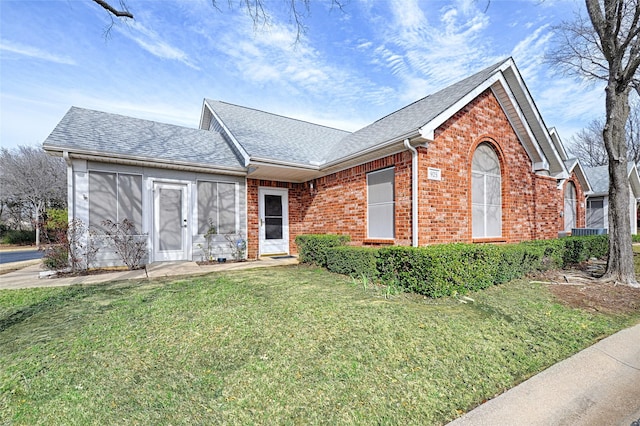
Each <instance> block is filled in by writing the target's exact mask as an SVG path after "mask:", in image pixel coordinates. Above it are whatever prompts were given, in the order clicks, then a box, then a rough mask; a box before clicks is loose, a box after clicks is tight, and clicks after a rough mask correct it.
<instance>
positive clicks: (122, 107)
mask: <svg viewBox="0 0 640 426" xmlns="http://www.w3.org/2000/svg"><path fill="white" fill-rule="evenodd" d="M297 1H298V2H299V1H300V0H297ZM242 3H243V2H241V1H235V0H232V1H231V5H232V7H231V8H230V7H229V2H228V1H227V0H218V9H216V8H214V7H213V6H212V4H211V0H183V1H177V0H176V1H164V0H126V4H127V6H128V8H129V10H130V12H132V13H133V15H134V17H135V19H134V20H122V21H116V22H115V23H114V24H113V25H111V24H112V19H111V17H110V15H108V14H107V12H106V11H104V10H103V9H101V8H100V7H99V6H98V5H96V4H95V3H94V2H92V1H90V0H62V1H57V0H40V1H28V0H0V146H1V147H3V148H10V149H11V148H14V147H16V146H18V145H41V144H42V143H43V141H44V140H45V139H46V137H47V136H48V135H49V133H50V132H51V131H52V130H53V129H54V127H55V126H56V124H57V123H58V122H59V121H60V120H61V119H62V117H63V116H64V114H65V113H66V112H67V110H68V109H69V108H70V107H71V106H77V107H82V108H88V109H95V110H99V111H105V112H110V113H117V114H123V115H128V116H132V117H137V118H143V119H150V120H154V121H159V122H164V123H170V124H177V125H181V126H186V127H193V128H197V127H198V124H199V119H200V113H201V111H202V103H203V99H204V98H210V99H216V100H221V101H225V102H230V103H234V104H238V105H242V106H246V107H251V108H256V109H259V110H263V111H268V112H272V113H276V114H280V115H284V116H288V117H294V118H298V119H302V120H306V121H309V122H313V123H318V124H323V125H327V126H331V127H335V128H339V129H343V130H349V131H355V130H357V129H359V128H361V127H364V126H365V125H367V124H370V123H371V122H373V121H375V120H377V119H378V118H381V117H383V116H385V115H387V114H389V113H391V112H393V111H396V110H398V109H400V108H402V107H403V106H405V105H408V104H409V103H411V102H413V101H415V100H418V99H420V98H423V97H425V96H427V95H429V94H431V93H434V92H436V91H438V90H440V89H442V88H444V87H446V86H447V85H449V84H452V83H454V82H456V81H458V80H460V79H462V78H465V77H467V76H469V75H471V74H474V73H475V72H478V71H480V70H481V69H483V68H485V67H487V66H489V65H492V64H494V63H496V62H498V61H501V60H503V59H505V58H507V57H513V58H514V60H515V63H516V65H517V66H518V68H519V70H520V72H521V74H522V75H523V78H524V81H525V84H526V85H527V87H528V88H529V91H530V93H531V95H532V97H533V100H534V102H535V103H536V105H537V107H538V109H539V110H540V112H541V115H542V118H543V120H544V122H545V124H546V125H547V126H548V127H552V126H553V127H556V128H557V129H558V131H559V134H560V136H561V138H562V139H563V140H564V141H565V144H567V142H568V141H569V140H570V139H571V138H572V136H573V135H574V134H575V133H576V132H578V131H579V130H580V129H582V128H584V127H586V126H587V124H588V123H589V121H591V120H593V119H594V118H598V117H600V116H602V115H604V89H603V85H602V84H587V83H586V82H583V81H579V80H576V79H574V78H572V77H568V76H563V75H562V74H561V73H559V72H558V71H557V70H555V69H553V68H551V67H550V65H548V64H547V63H545V61H544V58H545V53H547V52H549V51H551V49H553V26H554V25H557V24H559V23H560V22H561V21H563V20H565V21H569V20H572V19H573V16H574V14H575V13H576V12H579V11H580V10H583V8H584V6H583V2H581V1H578V0H544V1H541V0H454V1H435V0H432V1H419V0H347V1H343V2H342V3H343V8H342V10H340V9H339V8H337V7H336V6H335V4H332V2H331V0H311V7H310V9H309V11H308V13H307V12H305V11H304V8H303V9H302V11H303V12H305V15H306V16H305V17H304V18H303V19H304V21H303V22H304V25H305V27H306V28H305V32H304V33H303V34H301V35H300V37H299V38H298V37H297V34H298V33H297V31H296V26H295V25H294V23H293V22H292V15H291V13H290V10H289V9H288V7H287V3H288V2H287V1H285V0H265V6H266V10H267V12H268V13H269V17H268V21H267V22H266V23H264V22H260V23H258V24H257V25H256V24H255V23H254V21H253V20H252V19H251V17H250V16H248V14H247V13H246V12H247V10H246V9H245V8H243V7H242V6H241V4H242ZM112 4H114V5H115V6H118V5H119V4H118V0H112ZM298 4H299V3H298ZM581 8H582V9H581Z"/></svg>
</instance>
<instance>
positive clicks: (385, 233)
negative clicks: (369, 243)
mask: <svg viewBox="0 0 640 426" xmlns="http://www.w3.org/2000/svg"><path fill="white" fill-rule="evenodd" d="M393 187H394V169H393V168H391V169H385V170H379V171H376V172H371V173H369V174H367V200H368V204H367V213H368V230H367V231H368V236H369V238H385V239H387V238H394V236H395V212H394V191H393Z"/></svg>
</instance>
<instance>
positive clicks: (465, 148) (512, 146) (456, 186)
mask: <svg viewBox="0 0 640 426" xmlns="http://www.w3.org/2000/svg"><path fill="white" fill-rule="evenodd" d="M481 143H488V144H490V145H491V146H492V147H493V148H494V150H495V152H496V154H497V156H498V158H499V160H500V167H501V172H502V238H499V239H496V240H497V241H505V242H517V241H523V240H531V239H541V238H554V237H557V232H558V229H557V225H556V224H557V217H558V214H559V210H558V206H559V202H561V201H562V200H561V193H560V191H559V190H558V189H557V188H556V186H555V179H552V178H547V177H543V176H538V175H536V174H534V173H532V171H531V159H530V158H529V157H528V155H527V153H526V151H525V150H524V148H523V147H522V145H521V144H520V142H519V141H518V138H517V136H516V134H515V132H514V131H513V129H512V127H511V125H510V124H509V121H508V119H507V117H506V115H505V114H504V112H503V110H502V108H501V107H500V105H499V104H498V101H497V100H496V98H495V97H494V95H493V93H492V92H491V91H490V90H487V91H485V92H483V93H482V94H480V95H479V96H478V97H477V98H476V99H474V100H473V101H472V102H470V103H469V104H468V105H467V106H466V107H464V108H462V109H461V110H460V111H458V112H457V113H456V114H455V115H454V116H453V117H451V118H450V119H449V120H447V121H446V122H445V123H444V124H443V125H442V126H440V127H439V128H438V129H437V130H436V133H435V140H434V141H433V142H431V143H429V145H428V147H427V149H421V150H420V166H419V167H420V237H419V238H420V245H424V244H434V243H445V242H453V241H461V242H472V241H473V239H472V233H471V160H472V158H473V154H474V152H475V149H476V147H477V146H478V145H480V144H481ZM428 167H434V168H438V169H440V170H441V173H442V180H441V181H435V180H428V179H427V168H428ZM540 221H542V224H541V223H539V222H540ZM548 223H550V224H552V225H553V226H551V227H549V226H548Z"/></svg>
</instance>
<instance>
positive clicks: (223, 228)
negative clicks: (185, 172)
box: [198, 181, 236, 234]
mask: <svg viewBox="0 0 640 426" xmlns="http://www.w3.org/2000/svg"><path fill="white" fill-rule="evenodd" d="M209 222H211V223H213V226H215V227H216V232H217V233H218V234H235V233H236V184H235V183H222V182H207V181H198V234H206V233H207V230H208V229H209Z"/></svg>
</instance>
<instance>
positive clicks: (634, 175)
mask: <svg viewBox="0 0 640 426" xmlns="http://www.w3.org/2000/svg"><path fill="white" fill-rule="evenodd" d="M627 171H628V173H629V175H628V176H629V215H630V217H631V233H632V234H634V235H635V234H637V233H638V224H637V213H638V208H637V204H638V201H639V200H640V177H639V176H638V168H637V166H636V165H635V164H634V163H633V162H629V163H628V164H627ZM585 172H586V174H587V177H588V179H589V182H590V183H591V187H592V193H590V194H589V195H588V196H587V228H604V229H609V220H608V217H609V166H599V167H588V168H586V169H585Z"/></svg>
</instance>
